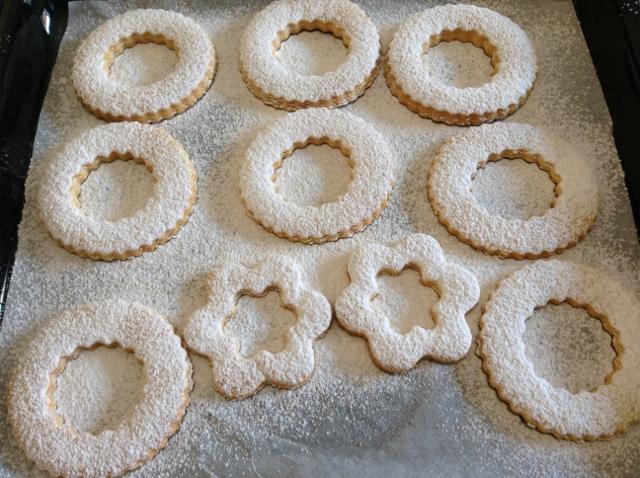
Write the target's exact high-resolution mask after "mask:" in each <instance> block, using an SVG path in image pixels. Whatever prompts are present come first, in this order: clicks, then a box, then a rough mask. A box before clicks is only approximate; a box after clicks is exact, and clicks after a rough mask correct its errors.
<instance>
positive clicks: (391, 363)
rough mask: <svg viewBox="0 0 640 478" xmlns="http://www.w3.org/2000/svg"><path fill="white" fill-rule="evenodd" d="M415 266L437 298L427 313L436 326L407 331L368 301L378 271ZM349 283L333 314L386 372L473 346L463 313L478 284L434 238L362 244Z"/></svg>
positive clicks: (447, 358)
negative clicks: (364, 342)
mask: <svg viewBox="0 0 640 478" xmlns="http://www.w3.org/2000/svg"><path fill="white" fill-rule="evenodd" d="M406 268H412V269H416V270H417V271H418V272H419V273H420V282H421V283H422V284H423V285H424V286H427V287H432V288H433V289H434V290H435V291H436V292H437V294H438V302H437V303H436V304H435V305H434V306H433V308H432V310H430V311H429V310H425V311H424V313H425V314H431V316H432V317H433V321H434V322H435V328H433V329H431V330H427V329H424V328H422V327H417V326H414V327H413V328H412V329H411V330H410V331H409V332H407V333H406V334H400V333H398V332H396V331H395V330H393V328H392V327H391V323H390V321H389V318H388V317H384V316H380V315H376V314H375V312H374V311H373V310H372V308H371V300H372V298H373V297H375V296H376V294H378V276H379V274H380V273H390V274H394V275H398V274H400V273H401V272H402V271H403V270H404V269H406ZM349 277H350V279H351V284H350V285H349V286H348V287H347V288H346V289H345V290H344V291H343V292H342V294H341V295H340V296H339V297H338V299H337V301H336V316H337V317H338V320H339V321H340V324H341V325H342V326H343V327H344V328H345V329H347V330H348V331H349V332H351V333H353V334H355V335H359V336H361V337H364V338H365V339H366V340H367V343H368V345H369V351H370V352H371V356H372V357H373V361H374V362H375V364H376V365H377V366H378V367H379V368H381V369H383V370H386V371H387V372H393V373H398V372H405V371H407V370H409V369H411V368H413V367H414V366H415V365H416V364H417V363H418V361H419V360H421V359H423V358H425V357H429V358H432V359H434V360H437V361H439V362H456V361H458V360H460V359H462V358H463V357H464V356H465V355H466V354H467V352H468V351H469V347H470V346H471V331H470V330H469V326H468V325H467V322H466V321H465V314H466V313H467V312H468V311H469V310H471V308H472V307H473V306H474V305H475V304H476V303H477V302H478V298H479V296H480V288H479V286H478V281H477V280H476V278H475V277H474V276H473V275H472V274H471V273H470V272H468V271H467V270H466V269H464V268H462V267H460V266H458V265H456V264H454V263H452V262H449V261H447V260H446V259H445V257H444V255H443V254H442V249H441V248H440V245H439V244H438V242H437V241H436V240H435V239H433V238H432V237H430V236H427V235H426V234H413V235H410V236H407V237H405V238H404V239H403V240H402V241H400V242H397V243H396V244H394V245H392V246H389V247H387V246H382V245H379V244H364V245H362V246H360V247H359V248H357V249H356V250H355V252H354V253H353V254H352V255H351V258H350V259H349Z"/></svg>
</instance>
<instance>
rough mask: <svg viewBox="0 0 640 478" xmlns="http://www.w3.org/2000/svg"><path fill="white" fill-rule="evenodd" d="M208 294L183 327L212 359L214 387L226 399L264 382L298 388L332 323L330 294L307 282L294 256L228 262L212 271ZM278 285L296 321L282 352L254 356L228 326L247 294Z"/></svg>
mask: <svg viewBox="0 0 640 478" xmlns="http://www.w3.org/2000/svg"><path fill="white" fill-rule="evenodd" d="M208 283H209V294H210V295H209V299H208V301H207V304H206V305H205V306H204V307H203V308H201V309H199V310H198V311H196V312H195V313H194V314H193V315H192V316H191V317H190V318H189V320H188V322H187V324H186V325H185V327H184V329H183V333H182V336H183V337H184V339H185V341H186V343H187V345H188V347H189V348H190V349H191V350H193V351H194V352H196V353H198V354H200V355H203V356H205V357H208V358H209V359H210V360H211V364H212V371H213V385H214V388H215V389H216V390H217V391H218V393H220V394H221V395H223V396H224V397H225V398H227V399H232V400H237V399H243V398H247V397H249V396H251V395H253V394H255V393H257V392H258V391H259V390H260V389H261V388H262V387H263V386H264V385H267V384H269V385H274V386H276V387H279V388H287V389H292V388H297V387H300V386H302V385H304V384H305V383H306V382H307V381H308V380H309V379H310V378H311V376H312V374H313V371H314V369H315V354H314V350H313V349H314V343H315V341H316V340H318V339H319V338H320V337H321V336H322V335H323V334H324V333H325V332H326V331H327V329H328V328H329V325H330V324H331V306H330V304H329V302H328V301H327V299H326V298H325V297H324V296H323V295H322V294H320V293H319V292H316V291H314V290H312V289H311V288H310V287H309V285H308V284H307V283H306V282H305V281H304V277H303V273H302V270H301V269H300V267H299V266H298V265H297V264H296V263H295V262H293V261H292V260H290V259H287V258H281V257H272V258H268V259H266V260H264V261H263V262H261V263H259V264H255V265H252V266H245V265H243V264H225V265H222V266H220V267H218V268H216V269H215V270H214V271H213V272H212V273H211V274H210V276H209V282H208ZM272 290H277V291H278V292H279V294H280V300H281V304H282V307H283V308H286V309H288V310H290V311H291V312H293V313H294V314H295V316H296V321H295V323H294V324H293V325H292V326H291V328H290V329H289V330H288V331H287V338H286V343H285V345H284V348H283V349H282V350H281V351H280V352H277V353H272V352H270V351H268V350H260V351H259V352H257V353H256V354H254V355H252V356H250V357H244V356H243V355H242V354H241V353H240V344H239V341H238V339H237V338H235V337H233V336H232V335H230V334H228V333H227V332H226V331H225V324H226V323H227V322H228V321H230V320H234V315H235V313H236V306H237V303H238V300H239V299H240V297H242V296H251V297H262V296H264V295H265V294H267V293H268V292H270V291H272Z"/></svg>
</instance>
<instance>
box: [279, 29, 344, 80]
mask: <svg viewBox="0 0 640 478" xmlns="http://www.w3.org/2000/svg"><path fill="white" fill-rule="evenodd" d="M348 54H349V50H348V48H347V47H346V46H345V45H344V43H343V41H342V40H341V39H339V38H337V37H336V36H334V35H333V34H331V33H324V32H321V31H319V30H316V31H302V32H300V33H297V34H293V35H291V36H290V37H289V38H287V39H286V40H285V41H283V42H282V43H281V44H280V46H279V48H278V49H277V50H276V52H275V56H276V58H277V59H278V61H280V63H282V65H283V66H285V67H286V68H288V69H290V70H291V71H294V72H296V73H298V74H300V75H305V76H312V75H323V74H325V73H327V72H329V71H334V70H336V69H337V68H338V67H339V66H340V65H341V64H342V63H343V62H344V61H345V60H346V59H347V55H348Z"/></svg>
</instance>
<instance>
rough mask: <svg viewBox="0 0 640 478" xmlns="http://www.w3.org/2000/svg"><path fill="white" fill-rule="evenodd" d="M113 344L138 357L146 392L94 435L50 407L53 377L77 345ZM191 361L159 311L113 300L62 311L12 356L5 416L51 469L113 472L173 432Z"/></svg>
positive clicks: (142, 459)
mask: <svg viewBox="0 0 640 478" xmlns="http://www.w3.org/2000/svg"><path fill="white" fill-rule="evenodd" d="M99 345H107V346H116V345H117V346H119V347H122V348H123V349H125V350H128V351H130V352H132V353H133V354H134V355H135V356H136V358H137V359H138V360H140V361H141V362H142V364H143V369H144V374H145V376H146V381H145V385H144V398H143V399H142V401H141V402H140V403H138V404H136V406H135V407H134V408H133V410H132V412H131V414H130V415H129V416H128V417H126V418H125V419H124V420H123V421H122V422H121V423H120V424H119V425H118V426H117V428H115V429H114V430H104V431H102V432H100V433H98V434H96V435H94V434H91V433H88V432H84V431H80V430H78V429H76V428H75V427H73V425H70V424H66V423H65V422H64V418H63V417H62V416H60V415H58V414H57V413H56V404H55V401H54V391H55V388H56V377H57V376H58V375H60V374H61V373H62V372H63V371H64V368H65V365H66V363H67V362H68V361H69V360H73V359H74V357H75V356H77V352H78V351H82V350H91V349H93V348H95V347H97V346H99ZM191 388H192V381H191V363H190V362H189V359H188V357H187V353H186V351H185V350H184V349H183V348H182V346H181V344H180V338H179V337H178V336H177V335H175V334H174V332H173V328H172V327H171V325H170V324H169V322H167V321H166V320H165V319H164V318H163V317H162V316H161V315H159V314H158V313H156V312H154V311H152V310H150V309H148V308H146V307H143V306H141V305H137V304H129V303H126V302H124V301H120V300H118V301H112V302H106V303H102V304H94V305H88V306H84V307H81V308H78V309H75V310H70V311H66V312H64V313H62V314H61V315H60V316H59V317H56V319H55V320H52V321H50V322H49V323H47V324H46V325H45V326H44V327H43V328H42V329H41V330H39V331H38V334H37V335H36V337H35V338H34V339H33V340H32V341H31V342H30V344H29V345H28V346H27V347H26V350H25V352H24V355H23V357H22V359H21V360H20V362H19V363H18V366H17V369H16V373H15V376H14V379H13V382H12V385H11V390H10V392H9V411H8V414H9V421H10V423H11V425H12V429H13V431H14V434H15V436H16V438H17V440H18V442H19V443H20V446H21V447H22V448H23V449H24V451H25V452H26V455H27V456H28V457H29V459H31V460H32V461H34V462H35V463H36V464H37V465H38V467H40V468H42V469H44V470H47V471H48V472H49V473H51V474H52V475H53V476H118V475H121V474H123V473H125V472H126V471H128V470H132V469H134V468H137V467H139V466H141V465H142V464H144V463H146V462H147V461H149V460H151V459H152V458H153V457H154V456H155V454H156V453H157V452H158V451H159V450H161V449H162V448H164V447H165V446H166V445H167V442H168V440H169V438H170V437H171V436H172V435H173V434H174V433H176V432H177V431H178V428H179V427H180V423H181V422H182V417H183V416H184V413H185V410H186V408H187V406H188V404H189V394H190V392H191Z"/></svg>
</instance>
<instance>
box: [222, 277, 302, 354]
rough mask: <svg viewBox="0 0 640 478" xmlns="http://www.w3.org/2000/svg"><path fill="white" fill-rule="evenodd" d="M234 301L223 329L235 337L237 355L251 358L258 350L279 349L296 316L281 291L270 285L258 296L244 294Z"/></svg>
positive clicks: (283, 345)
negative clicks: (231, 312) (238, 350)
mask: <svg viewBox="0 0 640 478" xmlns="http://www.w3.org/2000/svg"><path fill="white" fill-rule="evenodd" d="M236 304H237V305H236V311H235V313H234V315H233V317H230V318H228V319H227V321H226V322H225V325H224V330H225V333H227V334H230V335H232V336H234V337H235V338H236V339H237V340H238V343H239V344H240V354H241V355H242V356H243V357H245V358H250V357H253V356H254V355H256V354H257V353H259V352H260V351H261V350H266V351H268V352H270V353H272V354H277V353H278V352H282V350H284V348H285V346H286V343H287V340H288V339H289V331H290V330H291V327H292V326H293V325H294V324H295V322H296V320H297V317H296V313H295V309H294V307H293V306H291V305H289V304H285V303H284V302H283V301H282V294H281V292H280V290H279V289H278V288H276V287H272V288H270V289H267V290H266V291H265V292H264V293H263V294H261V295H256V294H253V293H244V294H242V295H241V296H240V297H239V298H238V300H237V302H236Z"/></svg>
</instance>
